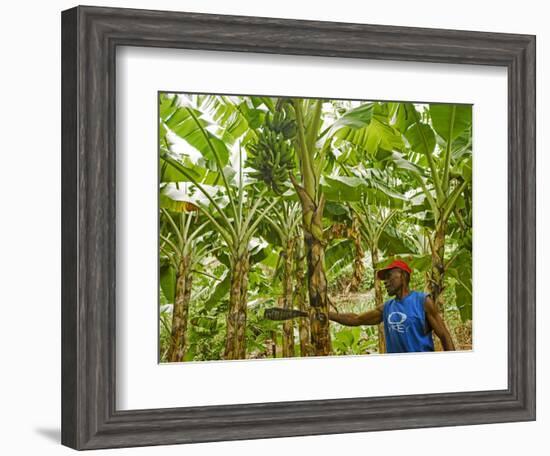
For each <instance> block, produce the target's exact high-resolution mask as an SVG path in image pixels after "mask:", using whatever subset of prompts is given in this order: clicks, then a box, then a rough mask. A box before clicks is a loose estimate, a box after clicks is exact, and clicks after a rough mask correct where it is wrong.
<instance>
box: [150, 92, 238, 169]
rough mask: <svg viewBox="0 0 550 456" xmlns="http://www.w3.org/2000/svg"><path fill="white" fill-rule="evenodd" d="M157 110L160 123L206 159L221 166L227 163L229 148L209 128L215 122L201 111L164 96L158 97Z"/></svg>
mask: <svg viewBox="0 0 550 456" xmlns="http://www.w3.org/2000/svg"><path fill="white" fill-rule="evenodd" d="M174 98H176V99H177V97H174ZM159 112H160V119H161V121H162V123H164V125H165V126H166V127H167V128H169V129H170V130H171V131H172V132H173V133H175V134H176V135H178V136H179V137H180V138H181V139H183V140H185V141H187V143H189V145H191V146H192V147H194V148H195V149H196V150H197V151H199V152H200V153H201V154H202V156H203V157H204V158H205V160H206V161H209V162H211V163H215V164H216V165H217V166H218V167H222V168H223V167H224V166H226V165H227V163H228V161H229V150H228V148H227V146H226V144H225V142H224V141H222V140H221V139H219V138H218V137H217V136H215V135H214V134H213V133H212V132H211V131H210V130H209V127H213V126H215V124H213V123H212V122H210V121H209V120H206V119H205V118H204V116H203V113H202V112H201V111H199V110H197V109H194V108H192V107H191V106H190V105H189V104H187V103H183V104H180V103H179V102H176V103H174V100H173V99H170V98H169V97H166V96H164V97H160V108H159Z"/></svg>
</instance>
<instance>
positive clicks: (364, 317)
mask: <svg viewBox="0 0 550 456" xmlns="http://www.w3.org/2000/svg"><path fill="white" fill-rule="evenodd" d="M383 310H384V305H381V306H378V307H377V308H376V309H373V310H369V311H367V312H363V313H360V314H356V313H338V312H329V313H328V318H329V319H330V320H332V321H335V322H337V323H340V324H341V325H345V326H361V325H377V324H379V323H382V312H383Z"/></svg>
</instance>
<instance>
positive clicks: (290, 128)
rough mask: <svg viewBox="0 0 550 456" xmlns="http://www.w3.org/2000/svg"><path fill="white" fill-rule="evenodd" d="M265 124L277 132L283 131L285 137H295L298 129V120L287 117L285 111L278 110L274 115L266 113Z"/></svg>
mask: <svg viewBox="0 0 550 456" xmlns="http://www.w3.org/2000/svg"><path fill="white" fill-rule="evenodd" d="M265 125H266V127H267V128H268V129H270V130H271V131H274V132H275V133H281V134H282V135H283V137H284V138H285V139H294V137H295V136H296V133H297V132H298V129H297V127H296V121H295V120H293V119H285V117H284V113H283V111H280V110H279V111H276V112H275V115H273V117H272V116H271V113H269V112H268V113H267V114H266V115H265Z"/></svg>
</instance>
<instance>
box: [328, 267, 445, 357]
mask: <svg viewBox="0 0 550 456" xmlns="http://www.w3.org/2000/svg"><path fill="white" fill-rule="evenodd" d="M376 274H377V277H378V278H379V279H381V280H383V281H384V285H385V287H386V292H387V293H388V295H390V296H395V298H393V299H390V300H388V301H386V302H385V303H384V304H382V305H381V306H378V307H377V308H376V309H373V310H369V311H367V312H364V313H360V314H355V313H337V312H329V318H330V319H331V320H332V321H335V322H337V323H340V324H342V325H346V326H359V325H377V324H379V323H381V322H384V335H385V338H386V349H387V352H388V353H406V352H425V351H433V350H434V342H433V337H432V331H433V332H435V334H436V335H437V336H438V337H439V339H441V344H442V345H443V349H444V350H454V349H455V347H454V343H453V340H452V338H451V335H450V333H449V330H448V329H447V327H446V326H445V323H444V322H443V319H442V318H441V315H440V314H439V312H438V310H437V307H436V304H435V302H434V300H433V299H432V297H431V296H430V295H429V294H426V293H422V292H419V291H409V281H410V276H411V268H410V267H409V266H408V265H407V263H405V262H404V261H401V260H395V261H393V262H392V263H391V264H390V265H389V266H387V267H386V268H384V269H380V270H379V271H377V273H376Z"/></svg>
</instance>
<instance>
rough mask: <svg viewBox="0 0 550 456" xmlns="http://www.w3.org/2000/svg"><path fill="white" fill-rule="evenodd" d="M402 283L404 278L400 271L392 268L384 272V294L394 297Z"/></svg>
mask: <svg viewBox="0 0 550 456" xmlns="http://www.w3.org/2000/svg"><path fill="white" fill-rule="evenodd" d="M404 283H405V278H404V274H403V273H402V271H401V269H397V268H394V269H390V270H389V271H388V272H386V276H385V277H384V286H385V287H386V292H387V293H388V295H390V296H395V295H396V294H397V292H398V291H399V290H400V289H401V287H402V286H403V285H404Z"/></svg>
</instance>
